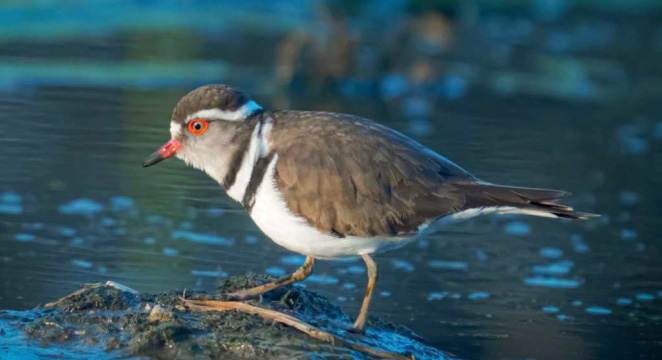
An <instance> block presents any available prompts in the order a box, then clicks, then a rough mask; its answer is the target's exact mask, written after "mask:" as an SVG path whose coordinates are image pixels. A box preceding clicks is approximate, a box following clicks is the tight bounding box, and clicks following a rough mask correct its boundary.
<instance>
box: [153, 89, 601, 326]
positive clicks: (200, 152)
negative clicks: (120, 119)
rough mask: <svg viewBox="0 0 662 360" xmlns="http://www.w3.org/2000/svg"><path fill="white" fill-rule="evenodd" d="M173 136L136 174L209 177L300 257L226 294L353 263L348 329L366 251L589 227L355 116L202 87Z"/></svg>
mask: <svg viewBox="0 0 662 360" xmlns="http://www.w3.org/2000/svg"><path fill="white" fill-rule="evenodd" d="M170 134H171V136H172V138H171V139H170V141H168V142H167V143H166V144H165V145H164V146H163V147H161V148H160V149H159V150H157V151H156V152H154V153H153V154H151V155H150V156H149V157H147V159H146V160H145V162H144V163H143V166H144V167H147V166H150V165H154V164H156V163H158V162H160V161H162V160H164V159H167V158H169V157H172V156H176V157H177V158H179V159H182V160H183V161H185V162H186V163H187V164H188V165H190V166H193V167H194V168H197V169H200V170H202V171H204V172H206V173H207V174H208V175H209V176H211V177H212V178H213V179H214V180H216V181H217V182H218V183H219V184H220V185H221V187H223V188H224V189H225V190H226V192H227V194H228V195H229V196H230V197H231V198H232V199H234V200H236V201H238V202H240V203H241V204H242V205H243V206H244V208H245V209H246V210H247V211H248V213H249V214H250V216H251V218H252V219H253V221H254V222H255V223H256V224H257V226H258V227H259V228H260V229H261V230H262V231H263V232H264V234H265V235H267V236H268V237H269V238H270V239H271V240H273V241H274V242H276V243H277V244H279V245H281V246H283V247H285V248H287V249H289V250H291V251H294V252H297V253H300V254H303V255H305V256H306V260H305V262H304V264H303V265H302V266H301V268H299V269H298V270H297V271H296V272H294V273H293V274H291V275H289V276H287V277H283V278H280V279H278V280H276V281H275V282H272V283H268V284H264V285H261V286H258V287H256V288H252V289H247V290H243V291H239V292H236V293H232V294H229V299H231V300H237V301H241V300H246V299H249V298H252V297H255V296H258V295H259V294H262V293H264V292H267V291H269V290H272V289H275V288H278V287H281V286H284V285H287V284H291V283H294V282H298V281H302V280H304V279H306V278H307V277H308V276H309V275H310V274H311V273H312V272H313V264H314V262H315V259H334V258H346V257H356V256H360V257H362V258H363V260H364V261H365V264H366V266H367V270H368V271H367V273H368V285H367V290H366V293H365V297H364V299H363V304H362V306H361V310H360V312H359V315H358V317H357V319H356V321H355V323H354V325H353V326H352V329H353V330H354V331H356V332H363V331H364V329H365V323H366V316H367V312H368V307H369V305H370V298H371V295H372V292H373V289H374V287H375V283H376V281H377V266H376V264H375V262H374V261H373V259H372V254H375V253H378V252H381V251H385V250H390V249H395V248H399V247H401V246H403V245H405V244H407V243H409V242H412V241H414V240H416V239H419V238H421V237H422V236H425V235H426V234H429V233H431V232H434V231H435V230H437V229H439V228H440V227H441V226H444V225H446V224H449V223H453V222H457V221H460V220H466V219H469V218H472V217H475V216H478V215H484V214H505V213H510V214H525V215H535V216H543V217H549V218H564V219H587V218H589V217H591V216H594V215H593V214H589V213H581V212H575V211H573V209H572V208H571V207H568V206H565V205H561V204H558V203H556V202H555V201H556V200H559V199H561V198H563V197H565V196H567V195H568V193H567V192H565V191H561V190H550V189H533V188H521V187H512V186H501V185H496V184H492V183H489V182H486V181H483V180H480V179H478V178H476V177H474V176H473V175H471V174H469V173H468V172H467V171H465V170H464V169H462V168H461V167H460V166H458V165H456V164H455V163H453V162H452V161H450V160H448V159H446V158H445V157H443V156H441V155H439V154H437V153H435V152H434V151H432V150H430V149H428V148H426V147H424V146H423V145H421V144H420V143H418V142H416V141H415V140H413V139H411V138H409V137H407V136H405V135H403V134H401V133H399V132H397V131H395V130H393V129H390V128H388V127H386V126H383V125H380V124H378V123H376V122H374V121H371V120H368V119H364V118H361V117H358V116H354V115H348V114H338V113H330V112H315V111H265V110H264V109H263V108H262V107H261V106H260V105H258V104H257V103H256V102H255V101H253V100H251V99H250V98H249V97H248V96H247V95H246V94H244V93H243V92H241V91H239V90H236V89H233V88H231V87H229V86H226V85H207V86H203V87H200V88H198V89H195V90H193V91H191V92H190V93H188V94H187V95H186V96H184V97H183V98H182V99H181V100H180V101H179V103H178V104H177V106H176V107H175V109H174V112H173V114H172V118H171V120H170Z"/></svg>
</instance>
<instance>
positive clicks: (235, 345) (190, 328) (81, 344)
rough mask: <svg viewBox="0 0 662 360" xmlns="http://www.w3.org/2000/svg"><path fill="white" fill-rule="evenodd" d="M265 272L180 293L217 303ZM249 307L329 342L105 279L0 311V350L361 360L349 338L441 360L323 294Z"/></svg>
mask: <svg viewBox="0 0 662 360" xmlns="http://www.w3.org/2000/svg"><path fill="white" fill-rule="evenodd" d="M269 280H270V278H269V277H266V276H255V275H249V276H243V277H234V278H230V279H227V280H224V281H222V282H221V283H220V286H219V289H218V290H217V291H216V292H214V293H204V292H195V293H188V294H186V298H187V299H191V298H193V299H202V300H222V299H223V295H222V294H225V293H228V292H232V291H234V290H238V289H245V288H249V287H252V286H255V285H259V284H262V283H264V282H267V281H269ZM247 303H248V304H250V305H253V306H256V307H259V308H263V309H269V310H274V311H278V312H279V313H283V314H287V315H291V316H294V317H296V318H297V319H299V320H302V321H304V322H306V323H308V324H310V325H312V326H314V327H316V328H317V329H319V330H321V331H324V332H327V333H329V334H332V335H333V336H334V337H335V338H336V339H338V341H337V342H336V343H335V345H333V344H330V343H328V342H324V341H321V340H318V339H315V338H312V337H310V336H309V335H307V334H305V333H303V332H300V331H298V330H296V329H295V328H293V327H290V326H286V325H283V324H280V323H277V322H274V321H271V320H266V319H264V318H262V317H260V316H258V315H254V314H248V313H245V312H240V311H237V310H230V311H223V312H218V311H195V310H192V309H191V308H189V307H188V306H187V304H186V303H185V302H184V301H183V300H182V292H170V293H162V294H142V293H137V292H136V291H134V290H132V289H129V288H126V287H123V286H121V285H119V284H116V283H112V282H108V283H105V284H102V283H100V284H93V285H89V286H86V287H84V288H83V289H81V290H79V291H76V292H75V293H73V294H71V295H68V296H66V297H64V298H62V299H60V300H58V301H57V302H54V303H50V304H47V305H45V306H42V307H39V308H36V309H34V310H30V311H20V312H19V311H0V350H2V352H5V351H7V353H8V354H10V356H11V353H12V352H16V354H15V355H16V356H19V355H20V358H31V357H39V356H44V355H48V356H58V357H62V358H85V357H89V356H94V358H97V359H112V358H125V357H129V356H131V357H132V356H145V357H150V358H155V359H220V358H222V359H246V358H249V359H254V358H259V359H309V358H316V359H369V358H373V357H374V356H373V355H370V354H366V353H365V352H362V351H357V350H356V349H353V348H352V346H346V345H348V344H349V345H354V344H356V345H358V346H362V347H366V348H370V349H377V350H381V351H388V352H393V353H397V354H401V356H402V355H404V356H406V357H411V356H414V357H415V358H416V359H447V357H446V355H444V354H443V353H442V352H440V351H439V350H436V349H434V348H431V347H428V346H426V345H424V344H423V343H422V342H421V341H420V338H419V337H418V336H417V335H416V334H414V333H413V332H412V331H411V330H409V329H407V328H404V327H402V326H398V325H395V324H392V323H389V322H386V321H382V320H379V319H376V318H371V319H370V320H369V322H368V326H369V329H368V331H367V333H366V335H364V336H361V335H356V334H352V333H349V332H347V331H346V330H345V329H346V328H348V327H349V326H351V324H352V322H351V319H350V318H349V317H348V316H347V315H345V314H344V313H343V312H342V310H341V309H340V308H339V307H338V306H336V305H334V304H333V303H331V302H330V301H329V300H328V299H326V298H325V297H323V296H321V295H319V294H316V293H315V292H313V291H310V290H308V289H306V288H304V287H302V286H296V285H295V286H287V287H284V288H282V289H278V290H274V291H272V292H269V293H267V294H265V295H264V296H263V297H261V298H260V299H256V300H252V301H249V302H247Z"/></svg>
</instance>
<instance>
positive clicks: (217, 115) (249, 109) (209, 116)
mask: <svg viewBox="0 0 662 360" xmlns="http://www.w3.org/2000/svg"><path fill="white" fill-rule="evenodd" d="M258 110H262V107H261V106H260V105H258V104H257V103H256V102H255V101H252V100H251V101H249V102H247V103H246V104H244V105H243V106H242V107H240V108H239V109H237V110H235V111H226V110H220V109H207V110H200V111H197V112H195V113H193V114H191V115H189V116H187V117H186V121H184V123H186V124H188V122H189V121H191V120H193V119H205V120H226V121H243V120H245V119H246V118H247V117H249V116H251V115H253V114H254V113H255V112H256V111H258Z"/></svg>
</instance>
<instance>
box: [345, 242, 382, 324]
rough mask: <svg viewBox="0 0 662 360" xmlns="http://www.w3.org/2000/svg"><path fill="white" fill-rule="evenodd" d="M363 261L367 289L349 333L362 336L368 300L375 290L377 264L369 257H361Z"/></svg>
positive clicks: (368, 305)
mask: <svg viewBox="0 0 662 360" xmlns="http://www.w3.org/2000/svg"><path fill="white" fill-rule="evenodd" d="M361 256H362V257H363V261H365V265H366V268H367V269H368V287H367V288H366V291H365V296H364V297H363V305H361V311H359V316H358V317H357V318H356V321H355V322H354V326H352V329H351V331H353V332H356V333H359V334H363V333H364V332H365V321H366V319H367V317H368V308H369V307H370V299H371V298H372V291H373V290H374V289H375V284H376V283H377V277H378V275H377V264H376V263H375V261H374V260H373V259H372V258H371V257H370V255H361Z"/></svg>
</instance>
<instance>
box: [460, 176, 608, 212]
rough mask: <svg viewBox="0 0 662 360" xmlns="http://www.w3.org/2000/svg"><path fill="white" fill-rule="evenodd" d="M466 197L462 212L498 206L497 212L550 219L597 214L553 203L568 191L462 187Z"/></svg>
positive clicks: (487, 185)
mask: <svg viewBox="0 0 662 360" xmlns="http://www.w3.org/2000/svg"><path fill="white" fill-rule="evenodd" d="M461 187H462V189H461V191H462V192H463V193H464V195H465V198H466V203H465V209H470V208H479V207H501V208H503V210H500V211H498V212H499V213H502V214H505V213H510V214H524V215H534V216H542V217H551V218H564V219H572V220H586V219H588V218H591V217H596V216H600V215H597V214H591V213H584V212H578V211H574V209H573V208H572V207H570V206H567V205H563V204H559V203H557V202H556V201H558V200H560V199H563V198H565V197H567V196H569V195H570V193H569V192H567V191H563V190H553V189H534V188H522V187H514V186H500V185H494V184H488V183H473V184H465V185H461Z"/></svg>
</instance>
